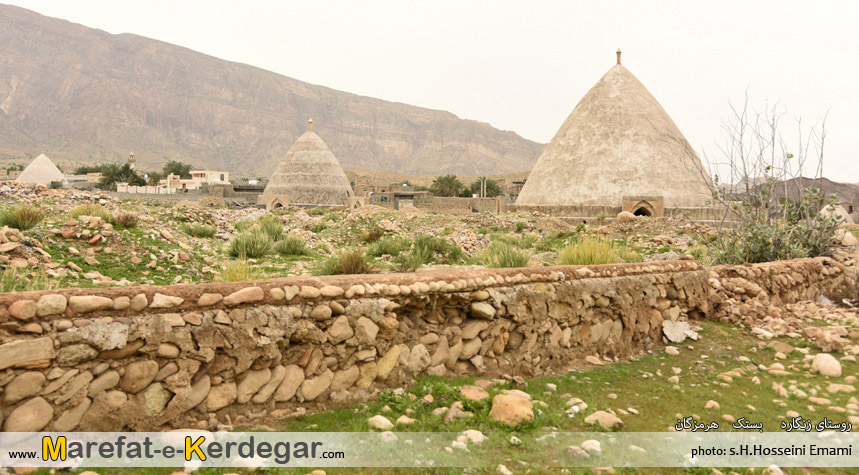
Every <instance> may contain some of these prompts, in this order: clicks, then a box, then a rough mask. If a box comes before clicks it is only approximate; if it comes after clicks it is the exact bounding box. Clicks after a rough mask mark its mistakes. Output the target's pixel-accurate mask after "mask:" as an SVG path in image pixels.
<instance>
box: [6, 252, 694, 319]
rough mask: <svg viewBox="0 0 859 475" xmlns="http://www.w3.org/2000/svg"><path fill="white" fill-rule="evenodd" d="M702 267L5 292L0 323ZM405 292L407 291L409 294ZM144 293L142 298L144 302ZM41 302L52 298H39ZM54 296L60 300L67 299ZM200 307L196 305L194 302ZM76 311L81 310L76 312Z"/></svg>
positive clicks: (669, 264)
mask: <svg viewBox="0 0 859 475" xmlns="http://www.w3.org/2000/svg"><path fill="white" fill-rule="evenodd" d="M702 269H703V267H702V265H701V263H699V262H697V261H695V260H692V259H681V260H674V261H654V262H644V263H625V264H606V265H594V266H547V267H526V268H505V269H486V268H480V269H455V270H450V269H444V270H432V271H425V272H415V273H399V274H363V275H339V276H322V277H293V278H280V279H272V280H265V281H251V282H226V283H196V284H178V285H165V286H153V285H135V286H128V287H107V288H68V289H52V290H39V291H31V292H10V293H0V323H3V322H7V321H9V320H10V319H11V318H13V317H16V318H18V317H17V316H16V315H14V314H16V313H18V314H21V312H23V313H24V314H28V313H31V312H35V311H36V306H37V304H39V305H38V306H39V307H40V310H39V311H38V318H39V320H40V321H51V320H55V319H60V318H81V317H83V318H91V317H100V316H105V315H110V316H121V315H133V314H139V313H177V312H188V311H200V310H213V309H223V308H235V307H237V306H240V305H243V304H253V305H266V304H269V305H287V304H293V303H300V302H305V301H314V300H337V299H342V298H354V297H360V296H362V295H365V293H366V294H367V295H368V296H370V295H373V296H377V297H385V296H393V295H401V294H408V293H415V294H431V293H445V292H469V291H474V290H479V289H486V288H492V287H503V286H510V285H518V284H529V283H537V282H555V281H565V280H577V279H587V278H609V277H616V276H632V275H642V274H654V273H670V272H684V271H700V270H702ZM433 284H434V285H433ZM409 286H412V287H411V288H409ZM254 287H258V288H261V289H262V292H259V291H247V290H244V289H248V288H254ZM359 287H360V288H359ZM436 287H438V288H436ZM304 288H309V289H307V291H306V292H301V290H302V289H304ZM278 289H279V290H278ZM290 289H291V291H290ZM313 289H316V290H313ZM207 294H208V296H207V300H208V302H212V303H209V304H207V305H203V304H202V301H201V300H200V299H201V297H203V296H204V295H207ZM290 294H291V295H290ZM141 295H143V296H145V304H144V303H143V298H142V297H141ZM45 296H51V297H49V298H45V299H43V297H45ZM54 296H62V297H64V298H65V299H63V298H59V297H54ZM73 297H76V299H74V300H75V303H76V305H72V300H71V299H72V298H73ZM83 297H94V298H90V299H89V300H90V301H87V302H85V301H84V299H83ZM121 297H125V299H122V303H121V304H120V303H119V302H118V301H117V299H119V298H121ZM135 298H136V300H135ZM40 299H42V302H40ZM49 299H55V300H59V301H63V300H66V301H67V303H68V305H67V306H65V307H64V308H65V309H64V310H62V311H59V307H58V306H56V305H55V306H54V307H51V308H53V309H54V310H52V311H51V310H44V311H43V310H41V307H43V306H42V305H41V303H44V304H45V305H44V307H45V308H48V303H49V302H48V300H49ZM106 299H112V300H113V304H108V303H107V301H106ZM179 299H181V301H179ZM156 300H157V304H156ZM129 301H131V302H129ZM22 302H23V303H22ZM135 302H136V303H135ZM198 302H201V303H200V304H198ZM13 304H14V305H15V307H16V309H15V311H13V310H12V307H13ZM63 305H65V304H63ZM141 305H142V306H141ZM24 307H26V311H23V310H21V309H23V308H24ZM73 307H75V308H77V309H78V310H75V309H73ZM57 312H58V313H57ZM25 316H26V315H25ZM30 318H33V316H29V318H18V319H19V320H29V319H30Z"/></svg>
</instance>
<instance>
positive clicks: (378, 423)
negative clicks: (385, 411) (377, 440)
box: [367, 415, 394, 430]
mask: <svg viewBox="0 0 859 475" xmlns="http://www.w3.org/2000/svg"><path fill="white" fill-rule="evenodd" d="M367 424H369V425H370V427H372V428H374V429H378V430H391V429H393V428H394V424H392V423H391V421H389V420H388V418H387V417H385V416H382V415H375V416H373V417H371V418H369V419H367Z"/></svg>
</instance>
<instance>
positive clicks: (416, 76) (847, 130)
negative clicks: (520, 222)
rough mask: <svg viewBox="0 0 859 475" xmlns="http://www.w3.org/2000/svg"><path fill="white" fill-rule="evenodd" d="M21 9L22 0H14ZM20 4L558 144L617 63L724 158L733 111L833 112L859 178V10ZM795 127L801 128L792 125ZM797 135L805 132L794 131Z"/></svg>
mask: <svg viewBox="0 0 859 475" xmlns="http://www.w3.org/2000/svg"><path fill="white" fill-rule="evenodd" d="M6 1H9V0H6ZM10 3H13V4H17V5H19V6H22V7H25V8H29V9H32V10H35V11H37V12H39V13H42V14H44V15H48V16H54V17H58V18H63V19H67V20H70V21H73V22H76V23H81V24H83V25H86V26H89V27H93V28H100V29H103V30H106V31H108V32H111V33H125V32H128V33H136V34H139V35H142V36H147V37H150V38H155V39H159V40H163V41H167V42H170V43H175V44H178V45H182V46H186V47H188V48H191V49H194V50H197V51H201V52H203V53H207V54H210V55H213V56H217V57H219V58H223V59H228V60H232V61H238V62H242V63H247V64H251V65H254V66H259V67H261V68H264V69H268V70H271V71H275V72H277V73H281V74H284V75H286V76H290V77H293V78H296V79H300V80H303V81H307V82H310V83H314V84H321V85H325V86H329V87H332V88H335V89H340V90H343V91H348V92H352V93H356V94H362V95H367V96H372V97H378V98H381V99H386V100H392V101H399V102H405V103H408V104H414V105H418V106H422V107H429V108H435V109H444V110H448V111H450V112H453V113H454V114H456V115H458V116H460V117H463V118H468V119H474V120H479V121H484V122H489V123H490V124H492V125H493V126H495V127H498V128H501V129H508V130H513V131H515V132H517V133H519V134H520V135H522V136H524V137H526V138H529V139H532V140H536V141H540V142H548V141H549V140H550V139H551V138H552V136H553V135H554V134H555V132H556V131H557V130H558V128H559V127H560V125H561V123H562V122H563V121H564V119H565V118H566V116H567V115H568V114H569V113H570V111H571V110H572V109H573V107H574V106H575V105H576V103H577V102H578V100H579V99H580V98H581V97H582V96H583V95H584V94H585V93H586V92H587V91H588V89H590V87H591V86H593V84H594V83H595V82H596V81H597V80H598V79H599V78H600V77H601V76H602V75H603V74H604V73H605V71H606V70H608V68H610V67H611V66H612V65H613V64H614V62H615V54H614V52H615V50H616V49H617V48H621V49H622V50H623V64H624V65H625V66H626V67H627V68H628V69H629V70H630V71H632V73H633V74H635V75H636V76H637V77H638V78H639V79H640V80H641V81H642V82H643V83H644V85H645V86H646V87H647V88H648V89H649V90H650V92H651V93H653V95H654V96H655V97H656V98H657V99H658V100H659V101H660V103H661V104H662V106H663V107H664V108H665V109H666V110H667V111H668V113H669V115H671V117H672V118H673V119H674V121H675V122H676V123H677V124H678V126H679V127H680V130H682V131H683V133H684V134H685V135H686V137H687V138H688V139H689V141H690V142H691V143H692V145H693V146H694V147H695V149H696V150H697V151H698V152H699V154H701V153H702V152H706V153H707V154H708V155H715V154H717V149H716V143H717V142H719V141H721V140H723V138H724V136H725V133H724V132H723V130H722V128H721V123H722V121H723V120H724V119H726V118H727V117H728V116H729V114H730V110H729V107H728V103H729V101H732V102H735V103H736V102H742V98H743V94H744V90H745V89H746V88H747V87H748V88H749V95H750V97H751V98H752V102H753V104H755V105H758V106H761V105H763V103H764V102H765V101H769V102H775V101H780V103H781V104H783V105H784V106H785V107H786V108H787V111H788V115H787V116H785V120H786V121H788V122H791V123H792V122H793V121H794V119H795V118H798V117H801V118H802V119H803V123H805V124H809V125H811V124H812V123H814V122H816V121H818V120H819V119H820V118H822V117H823V115H824V114H826V113H827V111H828V113H829V115H828V118H827V143H826V162H825V174H826V175H827V176H829V177H832V178H834V179H837V180H839V181H851V182H859V153H857V149H859V94H857V89H859V29H857V28H856V26H855V21H856V17H857V15H859V2H850V1H841V2H827V1H814V2H809V1H803V2H796V1H785V0H781V1H759V0H755V1H749V0H745V1H724V0H721V1H718V2H717V1H710V2H703V1H640V0H637V1H628V2H627V1H625V2H612V1H593V0H591V1H542V2H541V1H527V2H526V1H502V0H494V1H467V0H456V1H443V0H433V1H431V2H418V1H406V0H397V1H384V2H383V1H374V0H365V1H322V0H314V1H303V2H293V1H285V0H280V1H261V0H260V1H251V0H245V1H218V0H207V1H191V0H183V1H165V0H147V1H131V0H121V1H116V0H107V1H103V0H87V1H68V0H27V1H15V0H12V1H10ZM787 125H792V124H790V123H789V124H787ZM789 129H790V130H792V129H793V127H792V126H791V127H789Z"/></svg>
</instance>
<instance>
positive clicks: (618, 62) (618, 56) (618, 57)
mask: <svg viewBox="0 0 859 475" xmlns="http://www.w3.org/2000/svg"><path fill="white" fill-rule="evenodd" d="M617 64H620V48H618V49H617Z"/></svg>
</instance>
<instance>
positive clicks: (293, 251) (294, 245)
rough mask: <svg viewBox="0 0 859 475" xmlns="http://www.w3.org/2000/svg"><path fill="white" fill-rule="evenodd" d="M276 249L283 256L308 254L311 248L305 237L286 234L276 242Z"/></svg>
mask: <svg viewBox="0 0 859 475" xmlns="http://www.w3.org/2000/svg"><path fill="white" fill-rule="evenodd" d="M274 250H275V252H277V253H278V254H280V255H282V256H307V255H309V254H310V249H308V248H307V244H306V243H305V242H304V239H301V238H300V237H298V236H286V237H284V238H283V239H282V240H280V241H278V242H276V243H275V244H274Z"/></svg>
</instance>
